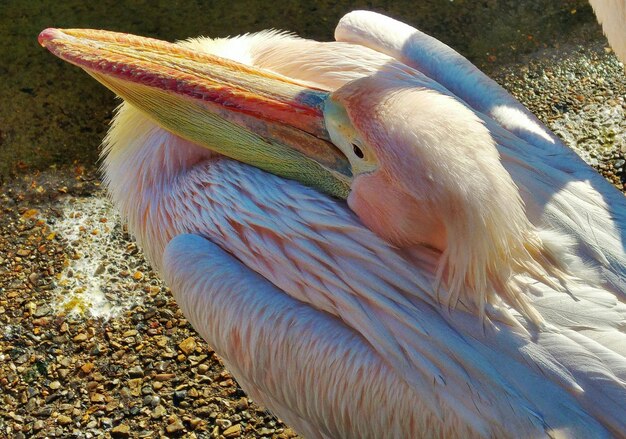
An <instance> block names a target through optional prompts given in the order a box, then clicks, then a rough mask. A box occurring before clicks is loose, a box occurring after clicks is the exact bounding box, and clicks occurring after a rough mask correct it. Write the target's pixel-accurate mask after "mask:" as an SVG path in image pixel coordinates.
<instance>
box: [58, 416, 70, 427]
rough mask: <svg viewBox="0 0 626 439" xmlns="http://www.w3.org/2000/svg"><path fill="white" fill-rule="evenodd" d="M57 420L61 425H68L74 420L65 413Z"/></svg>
mask: <svg viewBox="0 0 626 439" xmlns="http://www.w3.org/2000/svg"><path fill="white" fill-rule="evenodd" d="M57 422H58V423H59V424H61V425H67V424H69V423H71V422H72V418H70V417H69V416H65V415H59V416H58V417H57Z"/></svg>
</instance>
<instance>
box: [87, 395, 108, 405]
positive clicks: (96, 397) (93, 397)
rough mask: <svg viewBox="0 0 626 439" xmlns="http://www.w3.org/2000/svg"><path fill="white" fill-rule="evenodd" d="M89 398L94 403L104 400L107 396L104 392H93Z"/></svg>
mask: <svg viewBox="0 0 626 439" xmlns="http://www.w3.org/2000/svg"><path fill="white" fill-rule="evenodd" d="M89 400H90V401H91V402H94V403H100V402H104V400H105V397H104V395H103V394H102V393H92V394H91V396H90V397H89Z"/></svg>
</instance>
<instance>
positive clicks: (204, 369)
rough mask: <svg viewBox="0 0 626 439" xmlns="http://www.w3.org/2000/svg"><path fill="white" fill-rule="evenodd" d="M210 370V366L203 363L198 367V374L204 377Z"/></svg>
mask: <svg viewBox="0 0 626 439" xmlns="http://www.w3.org/2000/svg"><path fill="white" fill-rule="evenodd" d="M208 370H209V365H208V364H204V363H202V364H201V365H200V366H198V373H199V374H202V375H204V374H205V373H207V371H208Z"/></svg>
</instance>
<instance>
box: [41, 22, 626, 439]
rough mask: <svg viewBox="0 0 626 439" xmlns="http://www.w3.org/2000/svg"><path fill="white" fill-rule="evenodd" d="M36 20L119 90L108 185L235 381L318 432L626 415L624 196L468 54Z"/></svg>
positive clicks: (602, 423) (558, 422) (501, 430)
mask: <svg viewBox="0 0 626 439" xmlns="http://www.w3.org/2000/svg"><path fill="white" fill-rule="evenodd" d="M335 37H336V40H337V41H335V42H328V43H320V42H315V41H309V40H305V39H301V38H298V37H296V36H293V35H289V34H284V33H280V32H274V31H266V32H261V33H257V34H250V35H244V36H241V37H237V38H232V39H215V40H212V39H208V38H198V39H192V40H188V41H185V42H181V43H178V44H171V43H166V42H162V41H159V40H154V39H148V38H142V37H136V36H131V35H126V34H118V33H112V32H107V31H95V30H77V29H73V30H59V29H47V30H45V31H43V32H42V33H41V34H40V36H39V41H40V43H41V44H42V45H43V46H45V47H46V48H47V49H49V50H50V51H51V52H52V53H53V54H55V55H57V56H59V57H61V58H62V59H64V60H66V61H69V62H71V63H73V64H75V65H77V66H79V67H81V68H83V69H84V70H85V71H87V72H88V73H89V74H90V75H92V76H93V77H94V78H95V79H97V80H98V81H100V82H101V83H103V84H104V85H105V86H107V87H108V88H110V89H111V90H112V91H114V92H115V93H116V94H118V95H119V96H120V97H122V98H123V99H124V103H123V104H122V105H121V106H120V108H119V110H118V112H117V114H116V116H115V119H114V121H113V123H112V126H111V129H110V131H109V133H108V135H107V137H106V139H105V147H104V150H103V153H102V154H103V170H104V173H105V180H106V183H107V186H108V188H109V192H110V195H111V198H112V199H113V201H114V203H115V204H116V206H117V208H118V209H119V210H120V212H121V214H122V216H123V217H124V218H125V220H126V221H127V222H128V225H129V229H130V230H131V231H132V232H133V234H134V235H135V236H136V238H137V241H138V242H139V244H140V245H141V246H142V247H143V249H144V251H145V253H146V255H147V257H148V258H149V260H150V261H151V263H152V264H153V265H154V266H155V267H156V268H157V269H158V270H159V271H160V272H161V274H162V276H163V277H164V279H165V280H166V282H167V283H168V285H169V286H170V287H171V289H172V292H173V294H174V296H175V298H176V300H177V302H178V303H179V305H180V306H181V308H182V310H183V312H184V313H185V315H186V316H187V318H188V319H189V320H190V322H191V323H192V324H193V326H194V328H195V329H196V330H197V331H198V332H199V333H200V334H201V335H202V337H203V338H205V339H206V340H207V341H208V342H209V343H210V344H211V345H212V346H213V347H214V349H215V350H216V352H218V353H219V354H220V355H221V356H222V358H223V359H224V362H225V364H226V366H227V368H228V369H229V370H230V371H231V372H232V373H233V375H234V376H235V377H236V378H237V380H238V382H239V384H240V385H241V386H242V388H243V389H244V390H245V391H246V392H247V393H248V394H249V395H250V396H251V397H252V398H253V399H254V400H256V401H257V402H259V403H261V404H263V405H265V406H266V407H267V408H268V409H270V410H271V411H273V412H274V413H275V414H277V415H278V416H280V417H281V418H282V419H283V420H285V421H286V422H287V423H288V424H290V425H291V426H293V427H294V428H295V429H296V430H297V431H298V432H300V433H301V434H303V435H304V436H306V437H309V438H338V437H373V438H380V437H407V438H409V437H410V438H413V437H612V436H623V434H624V432H625V431H626V358H625V356H626V333H625V332H626V305H625V304H624V302H625V300H626V295H625V293H624V292H625V291H626V253H625V251H624V242H626V238H625V237H626V217H625V216H626V203H625V200H624V196H623V195H622V194H621V193H619V192H618V191H617V190H616V189H615V188H613V187H612V186H610V185H609V184H608V183H607V182H606V181H605V180H604V179H603V178H602V177H601V176H599V175H598V174H597V173H595V172H594V171H593V170H592V169H591V168H589V167H588V166H587V165H586V164H584V162H582V160H580V159H579V158H578V157H577V156H576V155H575V154H574V153H573V152H572V151H571V150H569V149H568V148H567V147H565V146H564V145H563V144H562V142H560V141H559V139H558V138H556V136H554V135H553V134H552V133H550V131H549V130H548V129H547V128H545V127H544V126H543V125H542V124H541V123H540V122H539V121H538V120H537V119H536V118H535V117H534V116H533V115H532V114H531V113H530V112H529V111H528V110H527V109H525V108H524V107H523V106H522V105H521V104H520V103H519V102H517V101H516V100H515V99H514V98H513V97H511V96H510V95H508V94H507V93H506V92H505V91H504V90H503V89H501V88H500V87H499V86H497V85H496V84H495V83H494V82H493V81H491V80H490V79H489V78H487V77H486V76H484V75H483V74H482V73H481V72H480V71H478V70H477V69H476V68H475V67H474V66H472V65H471V64H470V63H469V62H468V61H467V60H465V59H464V58H463V57H462V56H461V55H459V54H458V53H456V52H454V51H453V50H452V49H450V48H449V47H447V46H445V45H443V44H442V43H440V42H438V41H437V40H435V39H433V38H431V37H429V36H427V35H424V34H423V33H421V32H419V31H417V30H416V29H414V28H412V27H410V26H408V25H406V24H404V23H400V22H398V21H395V20H393V19H391V18H388V17H385V16H382V15H380V14H375V13H372V12H366V11H356V12H352V13H350V14H348V15H346V16H345V17H344V18H342V20H341V21H340V23H339V25H338V27H337V29H336V33H335Z"/></svg>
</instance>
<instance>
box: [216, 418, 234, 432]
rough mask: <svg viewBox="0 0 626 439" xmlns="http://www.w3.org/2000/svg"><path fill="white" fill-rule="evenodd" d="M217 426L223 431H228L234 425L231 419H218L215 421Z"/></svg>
mask: <svg viewBox="0 0 626 439" xmlns="http://www.w3.org/2000/svg"><path fill="white" fill-rule="evenodd" d="M215 425H217V426H218V427H219V428H221V429H222V430H226V429H228V428H230V426H231V425H233V423H232V422H230V420H229V419H220V418H218V419H216V420H215Z"/></svg>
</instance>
